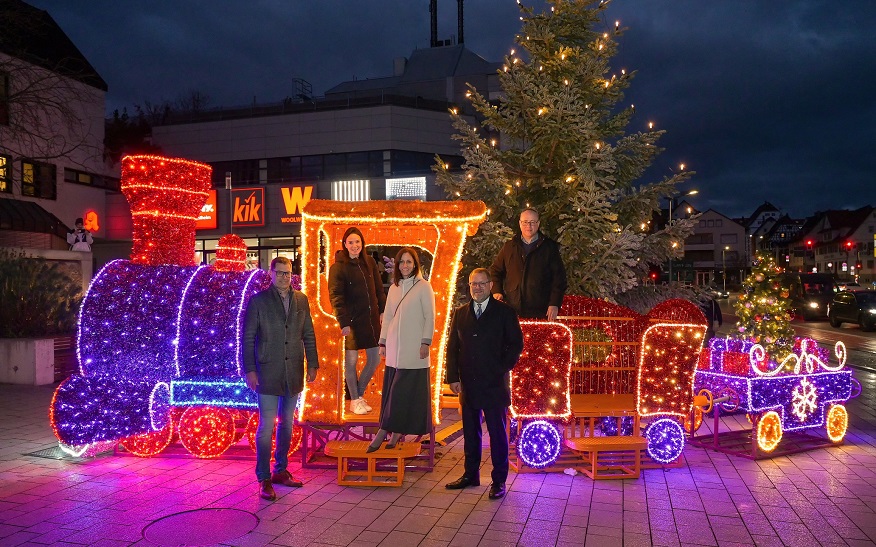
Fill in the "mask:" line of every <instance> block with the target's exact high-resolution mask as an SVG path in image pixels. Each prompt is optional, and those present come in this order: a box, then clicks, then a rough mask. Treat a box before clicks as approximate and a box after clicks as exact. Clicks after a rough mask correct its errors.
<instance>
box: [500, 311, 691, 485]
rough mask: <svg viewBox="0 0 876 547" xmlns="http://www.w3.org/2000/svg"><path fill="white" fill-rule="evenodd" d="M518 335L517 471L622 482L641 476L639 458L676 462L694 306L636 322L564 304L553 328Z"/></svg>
mask: <svg viewBox="0 0 876 547" xmlns="http://www.w3.org/2000/svg"><path fill="white" fill-rule="evenodd" d="M521 325H522V328H523V333H524V350H523V355H521V358H520V361H519V362H518V364H517V366H516V367H515V368H514V370H513V371H512V375H511V415H512V418H513V420H514V421H513V422H512V437H516V443H515V451H516V456H517V461H516V465H517V467H518V470H526V468H535V469H538V468H546V467H549V466H550V467H551V469H552V470H562V469H565V468H567V467H577V468H579V469H581V470H582V471H584V472H585V473H586V474H588V475H589V476H591V477H592V478H626V477H637V476H638V474H639V469H640V456H641V451H642V450H643V449H645V450H647V454H648V455H649V456H650V458H651V460H653V461H654V462H657V463H659V464H664V463H670V462H673V461H675V460H677V459H678V458H679V456H680V455H681V452H682V449H683V448H684V429H683V427H682V423H683V422H684V419H685V418H686V417H687V416H688V415H689V414H690V410H691V404H692V394H691V389H692V386H693V375H694V371H695V368H696V365H697V361H698V358H699V354H700V351H701V349H702V345H703V336H704V334H705V332H706V321H705V317H704V316H703V314H702V312H701V311H700V310H699V309H698V308H697V306H695V305H694V304H692V303H690V302H687V301H685V300H668V301H666V302H663V303H661V304H659V305H658V306H656V307H655V308H654V309H652V310H651V311H650V312H649V313H648V314H647V315H644V316H642V315H639V314H637V313H636V312H634V311H632V310H630V309H627V308H624V307H621V306H617V305H614V304H611V303H608V302H605V301H601V300H596V299H591V298H585V297H580V296H566V298H565V299H564V300H563V306H562V308H561V309H560V317H558V320H557V322H545V321H521ZM642 418H647V419H648V420H649V424H648V427H647V429H646V430H645V432H644V438H643V437H642V436H641V435H639V432H640V420H641V419H642ZM618 432H620V433H622V434H621V435H618ZM564 437H565V439H564ZM582 463H587V465H585V466H583V468H582Z"/></svg>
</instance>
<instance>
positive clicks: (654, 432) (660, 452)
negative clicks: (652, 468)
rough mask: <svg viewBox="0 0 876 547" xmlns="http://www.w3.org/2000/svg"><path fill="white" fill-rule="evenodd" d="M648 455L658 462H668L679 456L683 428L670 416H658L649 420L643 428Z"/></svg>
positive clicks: (681, 448) (681, 447) (682, 443)
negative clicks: (657, 418)
mask: <svg viewBox="0 0 876 547" xmlns="http://www.w3.org/2000/svg"><path fill="white" fill-rule="evenodd" d="M645 439H647V441H648V455H649V456H651V459H652V460H654V461H656V462H658V463H670V462H673V461H675V460H677V459H678V457H679V456H681V452H682V451H683V450H684V429H683V428H682V427H681V424H679V423H678V422H677V421H676V420H674V419H672V418H660V419H659V420H656V421H653V422H651V424H650V425H649V426H648V429H646V430H645Z"/></svg>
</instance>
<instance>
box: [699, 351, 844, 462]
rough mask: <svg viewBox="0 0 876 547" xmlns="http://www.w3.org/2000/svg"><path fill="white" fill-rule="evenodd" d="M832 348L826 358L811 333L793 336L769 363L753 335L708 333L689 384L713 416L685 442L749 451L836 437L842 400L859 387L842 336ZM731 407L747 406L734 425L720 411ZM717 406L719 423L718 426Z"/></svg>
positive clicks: (792, 448)
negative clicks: (706, 428)
mask: <svg viewBox="0 0 876 547" xmlns="http://www.w3.org/2000/svg"><path fill="white" fill-rule="evenodd" d="M834 352H835V354H836V357H837V363H836V364H831V363H829V361H828V352H827V351H826V350H824V349H823V348H820V347H819V346H818V343H817V342H816V341H815V340H813V339H811V338H797V339H795V345H794V352H793V353H792V354H791V355H789V356H788V357H787V358H785V359H784V361H783V362H782V363H776V362H775V361H774V360H772V359H770V358H769V356H767V355H766V352H765V351H764V348H763V347H762V346H760V345H757V344H754V343H753V342H750V341H744V340H735V339H727V338H713V339H712V340H710V343H709V349H708V350H706V351H704V352H703V354H704V358H703V359H702V360H701V361H700V367H699V370H697V372H696V375H695V378H694V390H695V392H696V393H698V394H699V397H698V398H702V399H703V400H705V401H706V409H705V410H707V411H709V410H711V411H713V412H714V424H713V426H712V432H711V433H710V434H705V435H701V436H698V437H695V438H693V439H692V440H691V442H692V443H693V444H696V445H697V446H702V447H704V448H711V449H713V450H718V451H721V452H726V453H730V454H736V455H740V456H745V457H748V458H752V459H758V458H763V457H771V456H775V455H784V454H791V453H794V452H800V451H803V450H809V449H812V448H819V447H824V446H830V445H833V444H839V443H841V442H842V440H843V438H844V437H845V435H846V430H847V428H848V411H847V410H846V407H845V403H846V401H848V400H849V399H850V398H852V397H853V396H856V395H857V393H854V394H853V392H854V391H856V390H857V392H858V393H860V384H859V383H858V382H857V380H855V378H854V377H853V376H852V371H851V370H849V369H847V368H845V362H846V350H845V346H844V345H843V344H842V342H837V344H836V346H835V348H834ZM735 411H739V412H744V413H745V414H746V417H747V421H746V420H745V419H743V420H740V421H739V422H740V423H741V425H742V427H741V429H739V428H733V427H731V425H729V424H728V420H727V417H726V414H730V413H732V412H735ZM722 412H723V413H724V414H725V420H724V425H725V431H720V429H719V426H720V425H721V423H722V422H720V421H719V416H720V415H721V414H722ZM696 421H697V422H699V420H696ZM820 432H824V433H825V434H826V436H827V438H825V437H824V436H822V435H820V434H819V433H820ZM783 439H784V440H783ZM777 448H778V449H777Z"/></svg>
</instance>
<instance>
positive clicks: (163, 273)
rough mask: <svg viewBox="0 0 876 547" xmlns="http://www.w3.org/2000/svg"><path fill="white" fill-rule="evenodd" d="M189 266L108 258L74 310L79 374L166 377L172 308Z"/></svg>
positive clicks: (172, 370)
mask: <svg viewBox="0 0 876 547" xmlns="http://www.w3.org/2000/svg"><path fill="white" fill-rule="evenodd" d="M196 270H197V268H195V267H181V266H144V265H139V264H133V263H131V262H128V261H126V260H118V261H115V262H111V263H110V264H107V266H106V267H104V269H103V270H101V272H100V274H99V276H98V277H97V278H95V280H94V281H93V282H92V284H91V287H90V288H89V290H88V295H87V297H86V298H85V300H84V301H83V302H82V308H81V310H80V312H79V317H80V319H79V367H80V370H81V371H82V375H83V376H98V375H108V376H124V377H128V378H138V379H140V380H147V379H148V380H156V381H159V380H164V381H167V380H170V379H171V378H173V377H174V376H176V367H175V366H174V353H175V346H174V344H175V340H176V333H177V312H178V308H179V304H180V301H181V300H182V294H183V291H184V290H185V288H186V285H187V284H188V283H189V281H190V280H191V278H192V276H193V275H194V274H195V272H196Z"/></svg>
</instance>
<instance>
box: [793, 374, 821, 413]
mask: <svg viewBox="0 0 876 547" xmlns="http://www.w3.org/2000/svg"><path fill="white" fill-rule="evenodd" d="M791 404H792V405H793V407H794V414H796V415H797V417H798V418H800V421H801V422H802V421H804V420H805V419H806V416H808V415H809V414H810V413H812V412H814V411H815V409H816V408H817V407H818V394H817V392H816V391H815V386H814V385H812V384H811V383H810V382H809V380H807V379H806V378H803V379H802V380H801V381H800V385H799V386H796V387H795V388H794V391H793V393H792V396H791Z"/></svg>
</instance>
